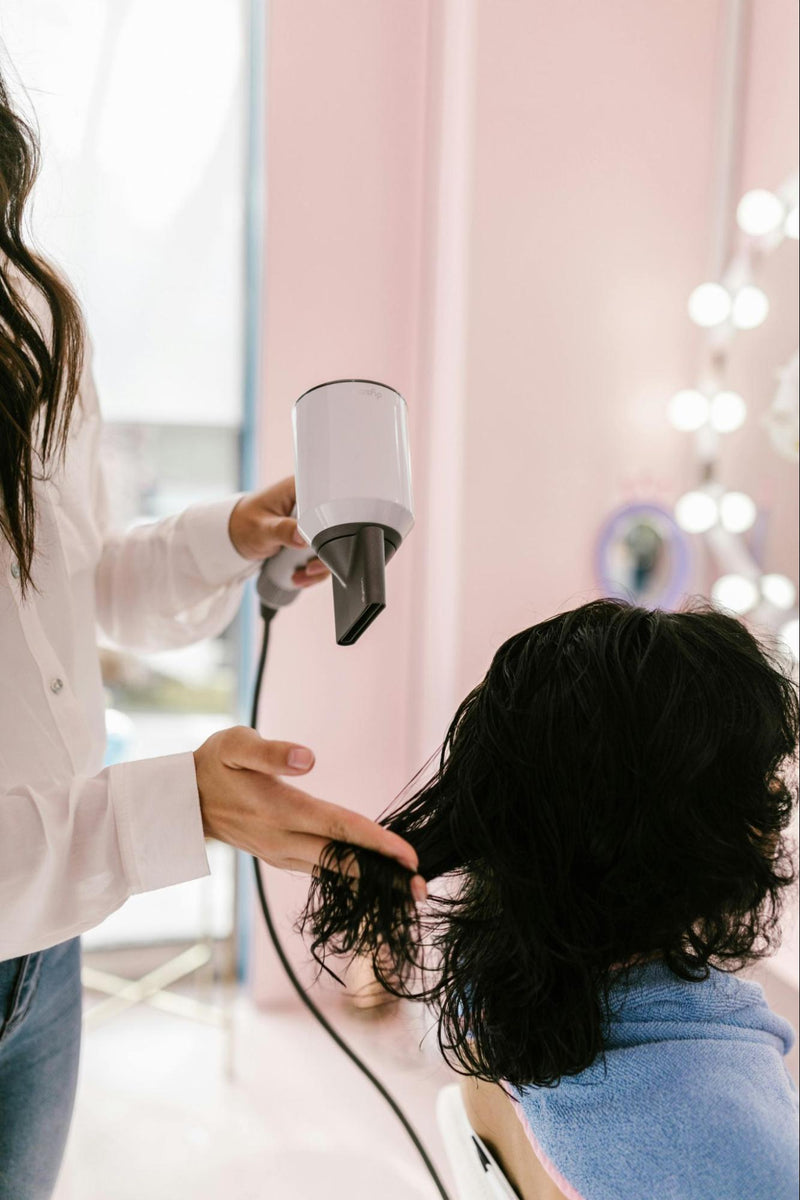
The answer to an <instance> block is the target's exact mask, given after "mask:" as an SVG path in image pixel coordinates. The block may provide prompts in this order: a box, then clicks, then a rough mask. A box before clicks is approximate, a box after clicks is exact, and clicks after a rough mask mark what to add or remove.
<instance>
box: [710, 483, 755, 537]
mask: <svg viewBox="0 0 800 1200" xmlns="http://www.w3.org/2000/svg"><path fill="white" fill-rule="evenodd" d="M757 515H758V509H757V508H756V506H755V502H754V501H753V500H751V499H750V497H749V496H747V495H746V494H745V493H744V492H726V493H725V495H724V496H723V497H722V499H721V500H720V502H719V519H720V523H721V524H722V528H723V529H727V531H728V533H744V532H745V530H747V529H750V528H751V527H752V525H753V522H754V521H755V519H756V516H757Z"/></svg>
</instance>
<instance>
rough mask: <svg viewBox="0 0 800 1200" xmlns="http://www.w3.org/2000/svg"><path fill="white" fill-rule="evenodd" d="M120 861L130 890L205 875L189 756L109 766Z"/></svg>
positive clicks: (146, 889) (197, 799) (200, 824)
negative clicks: (120, 855)
mask: <svg viewBox="0 0 800 1200" xmlns="http://www.w3.org/2000/svg"><path fill="white" fill-rule="evenodd" d="M108 774H109V788H110V794H111V803H112V805H113V808H114V817H115V820H116V824H117V832H118V834H119V842H120V850H121V854H122V863H123V866H124V868H125V873H126V875H127V877H128V882H129V885H130V888H131V891H132V892H152V891H155V890H156V889H157V888H162V887H169V886H170V885H171V884H173V883H185V882H186V881H187V880H188V879H199V878H200V877H201V876H203V875H208V874H209V866H208V858H207V857H206V843H205V835H204V833H203V820H202V816H201V813H200V797H199V795H198V792H197V776H196V774H195V766H194V755H193V754H192V753H191V752H188V753H184V754H168V755H166V756H165V757H163V758H143V759H140V760H138V761H137V762H126V763H117V764H116V765H115V766H112V767H109V768H108Z"/></svg>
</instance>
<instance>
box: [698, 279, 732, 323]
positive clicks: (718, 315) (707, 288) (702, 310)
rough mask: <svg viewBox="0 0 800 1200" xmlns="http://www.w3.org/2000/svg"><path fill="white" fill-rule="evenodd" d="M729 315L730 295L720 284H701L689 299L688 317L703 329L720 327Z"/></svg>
mask: <svg viewBox="0 0 800 1200" xmlns="http://www.w3.org/2000/svg"><path fill="white" fill-rule="evenodd" d="M730 314H731V297H730V293H729V292H728V291H726V289H725V288H724V287H723V286H722V284H721V283H701V284H700V286H699V287H696V288H695V289H694V291H693V292H692V294H691V296H690V297H689V316H690V317H691V318H692V320H693V321H694V323H695V325H700V326H702V328H703V329H710V328H711V327H712V326H713V325H721V324H722V322H723V321H726V320H727V319H728V317H729V316H730Z"/></svg>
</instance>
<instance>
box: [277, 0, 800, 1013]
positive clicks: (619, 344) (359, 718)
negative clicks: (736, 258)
mask: <svg viewBox="0 0 800 1200" xmlns="http://www.w3.org/2000/svg"><path fill="white" fill-rule="evenodd" d="M755 9H756V14H755V19H754V24H753V28H752V31H751V48H750V73H749V78H750V87H751V92H750V96H749V100H748V109H747V120H746V125H745V133H746V139H745V147H744V162H743V171H742V174H743V183H744V184H745V185H746V186H753V185H755V184H761V185H766V186H776V185H777V184H779V183H780V182H781V181H782V179H783V178H784V177H785V176H786V175H788V174H789V173H790V171H791V170H792V169H793V168H794V167H795V166H796V134H797V125H796V115H795V111H794V110H795V107H796V106H795V105H794V104H792V103H791V100H792V97H793V96H795V95H796V90H797V61H796V51H795V49H794V46H795V45H796V22H797V17H796V9H795V6H794V4H793V3H792V0H771V2H770V4H767V5H756V6H755ZM721 11H722V3H721V0H707V2H706V3H704V4H697V3H696V0H672V2H671V3H670V4H661V5H656V4H641V3H640V2H639V0H613V2H612V3H606V4H603V5H591V4H586V3H583V2H582V0H561V2H560V3H558V4H553V3H548V2H547V0H502V2H500V0H497V2H493V3H492V4H480V3H474V2H473V0H440V2H438V3H436V4H433V5H431V4H429V3H423V2H422V0H420V2H418V3H415V4H409V3H408V2H407V0H381V3H380V4H378V3H375V2H374V0H338V2H337V3H336V4H331V3H328V2H326V0H304V2H303V3H297V2H296V0H272V4H271V30H270V68H269V69H270V75H269V81H268V90H269V129H268V138H269V143H268V159H269V215H268V243H267V247H268V248H267V260H268V261H267V278H266V285H267V298H268V317H267V331H266V339H265V357H264V362H265V400H264V412H263V442H264V458H263V464H262V466H263V477H264V478H265V479H271V478H274V477H276V476H277V475H280V474H282V473H284V472H288V471H289V470H290V469H291V442H290V421H289V414H290V408H291V404H292V402H293V400H294V399H295V398H296V397H297V396H298V395H299V394H300V393H301V392H302V391H303V390H304V389H305V388H306V387H308V386H310V385H313V384H314V383H318V382H321V381H323V380H325V379H329V378H337V377H340V376H343V375H344V376H346V375H350V374H358V375H362V376H366V377H371V378H375V379H380V380H385V381H386V382H388V383H390V384H392V385H393V386H395V387H397V388H398V389H399V390H400V391H402V392H403V393H404V394H405V395H406V396H407V399H408V401H409V409H410V417H411V426H412V437H413V452H414V456H415V457H414V462H415V489H416V500H417V511H418V520H417V528H416V529H415V531H414V532H413V533H412V535H411V537H410V539H409V541H408V543H407V545H406V547H405V548H404V549H403V551H402V552H401V554H400V555H399V556H398V558H397V559H396V560H395V562H394V563H393V564H392V566H391V567H390V570H389V579H388V582H389V607H388V609H387V612H386V613H384V614H383V616H382V617H381V618H380V620H379V622H378V623H377V624H376V625H375V626H374V627H373V629H372V630H371V631H370V633H369V635H367V636H366V637H365V638H364V640H363V642H362V643H360V644H359V645H357V646H356V647H354V648H351V649H346V650H344V649H339V648H337V647H336V646H335V645H334V642H333V631H332V620H333V618H332V611H331V601H330V596H329V595H328V593H327V590H326V591H325V594H323V593H322V591H320V592H319V593H318V594H315V595H309V596H305V597H303V599H302V601H301V602H299V603H298V604H297V605H296V606H294V608H293V609H290V610H288V611H287V613H286V614H285V615H283V616H282V617H281V618H280V621H279V622H278V624H277V626H276V629H275V634H274V649H273V650H272V652H271V661H270V667H269V681H268V687H267V691H268V695H267V698H266V700H265V703H264V707H263V710H262V719H261V729H262V732H263V733H265V734H266V735H267V736H270V735H271V736H276V737H282V736H286V737H291V738H295V739H298V740H306V741H308V742H309V744H311V745H312V746H314V747H315V749H316V751H317V754H318V766H317V768H316V770H315V772H314V774H313V776H312V778H311V781H310V783H311V784H313V790H314V791H315V792H316V793H317V794H319V795H322V796H325V797H326V798H329V799H332V800H337V801H341V802H343V803H347V804H350V805H351V806H353V807H356V808H359V809H361V810H362V811H364V812H368V813H371V814H375V813H377V812H378V811H380V810H381V809H382V808H383V807H384V806H385V805H386V803H387V802H388V801H389V800H390V799H391V798H392V797H393V795H394V794H395V793H396V792H397V791H398V790H399V789H400V788H401V787H402V786H403V784H404V783H405V782H406V780H407V779H408V778H409V776H410V775H411V774H412V773H413V771H414V770H416V768H417V767H418V766H419V765H420V764H421V762H422V760H423V759H424V757H425V756H426V755H427V754H428V753H430V752H431V751H432V750H434V749H435V747H436V745H437V744H438V742H439V741H440V739H441V736H442V734H443V732H444V727H445V724H446V719H447V716H448V715H449V714H450V713H451V712H452V709H453V708H454V706H455V703H456V701H457V700H458V699H459V698H460V696H461V695H462V694H463V693H464V691H465V690H466V689H467V688H468V687H470V686H471V685H472V684H473V683H474V682H475V681H476V680H477V679H478V678H479V677H480V676H481V675H482V674H483V672H484V670H485V668H486V665H487V663H488V660H489V658H490V656H491V654H492V652H493V651H494V649H495V648H496V647H497V645H498V644H499V642H500V641H501V640H502V639H503V638H504V637H506V636H508V635H509V634H510V633H512V632H513V631H515V630H517V629H519V628H521V627H522V626H523V625H526V624H529V623H531V622H533V621H535V620H537V619H539V618H541V617H543V616H545V615H548V614H550V613H552V612H554V611H556V610H557V609H559V608H563V607H564V606H567V605H570V604H574V603H580V602H581V601H582V600H584V599H586V598H589V597H590V596H591V595H593V594H595V582H594V577H593V568H592V559H593V548H594V543H595V539H596V535H597V531H598V527H599V525H600V523H601V522H602V519H603V516H604V514H605V513H607V512H608V511H609V510H610V509H611V508H613V507H615V506H616V505H617V504H619V503H620V502H622V501H624V500H626V499H629V498H631V497H632V496H633V495H637V494H638V495H642V496H645V497H646V498H649V499H660V500H662V501H663V502H665V503H667V504H670V503H672V502H673V501H674V500H675V498H676V497H677V495H679V494H680V492H681V491H682V490H685V488H686V487H687V486H688V485H689V484H690V483H692V482H693V481H694V464H693V458H692V448H691V442H690V440H689V439H688V438H687V437H686V435H681V434H678V433H676V432H674V431H672V430H671V429H670V428H669V426H668V425H667V423H666V420H665V415H664V405H665V402H666V400H667V398H668V397H669V395H670V394H671V392H672V391H674V390H675V389H677V388H679V387H682V386H687V385H688V384H689V383H691V382H692V379H693V371H694V369H695V366H696V364H697V361H698V354H699V341H698V334H697V331H696V330H694V328H693V327H692V326H691V324H690V323H689V321H688V318H687V316H686V298H687V296H688V294H689V292H690V291H691V289H692V287H694V286H695V284H696V283H698V282H700V280H701V278H702V276H703V274H704V273H705V270H706V265H707V261H708V246H709V239H710V216H711V205H712V187H713V179H712V166H713V160H714V153H713V151H714V111H715V100H716V62H717V46H718V22H719V19H720V13H721ZM454 97H456V98H457V101H458V102H457V103H456V102H455V100H454ZM795 254H796V244H788V245H785V246H783V247H782V248H781V249H780V250H779V251H778V252H777V253H776V255H775V256H774V258H773V260H772V261H771V262H770V264H769V266H768V269H767V273H766V275H765V280H766V286H767V287H768V289H769V291H770V294H771V297H772V300H773V314H772V315H771V317H770V319H769V321H768V322H767V324H766V325H765V326H764V327H763V329H761V330H758V331H755V332H753V333H751V334H748V335H744V336H743V338H742V339H741V344H740V346H739V347H738V348H737V352H736V355H737V356H736V360H735V362H734V372H735V374H736V377H737V381H738V382H740V383H741V386H742V387H743V388H745V389H746V391H747V394H748V396H749V398H750V399H751V402H752V407H753V411H754V413H755V416H754V417H753V418H751V420H750V421H749V422H748V424H747V425H746V426H745V428H744V430H742V431H741V432H739V433H737V434H734V435H731V436H730V439H729V441H728V443H727V445H726V449H725V463H726V471H729V474H728V476H727V478H728V479H729V482H730V484H731V485H732V486H737V487H743V488H745V489H746V490H747V489H753V491H754V494H756V495H757V496H759V498H760V499H762V500H764V501H765V502H766V501H768V502H769V504H770V505H771V506H772V508H773V509H774V513H775V515H774V519H773V520H772V522H771V525H770V529H769V536H768V542H767V551H768V554H769V567H770V568H771V569H773V570H784V571H787V572H788V573H789V574H791V575H793V577H794V578H795V579H796V578H797V559H796V549H795V548H794V546H795V542H796V516H795V515H793V514H794V508H795V506H794V503H793V499H792V498H793V494H794V493H793V487H794V484H793V472H792V468H791V466H790V465H789V464H786V465H784V464H783V463H782V462H781V461H780V460H778V459H777V457H776V456H775V454H774V453H773V451H772V450H771V448H770V447H769V446H768V444H767V440H766V435H765V434H764V433H763V431H762V430H761V429H760V426H759V424H758V413H759V411H760V410H761V409H763V408H764V406H765V405H766V404H767V403H768V401H769V399H770V397H771V392H772V381H771V378H770V372H771V371H772V369H773V368H774V367H776V366H778V365H780V364H782V363H783V362H784V361H785V360H786V359H788V357H789V355H790V353H791V352H792V350H793V348H794V343H796V327H797V300H796V288H795V285H794V282H793V278H792V273H793V271H794V270H796V262H795V261H794V256H795ZM793 523H794V524H793ZM793 534H794V537H793ZM703 566H704V564H703V561H702V556H700V557H699V558H698V580H700V579H702V578H703ZM271 888H272V891H273V893H274V894H275V896H276V900H277V902H278V904H279V906H281V907H283V908H285V909H286V910H287V911H289V910H291V909H292V908H293V907H296V904H297V903H298V902H299V898H300V897H301V895H302V892H303V886H302V882H300V883H295V882H293V881H286V880H277V879H271ZM255 982H256V988H257V992H258V994H259V995H260V996H261V997H262V998H264V999H276V998H278V997H279V996H281V995H283V994H285V993H284V991H283V986H282V984H281V983H280V982H279V981H278V979H277V976H276V975H275V973H274V972H273V970H272V966H271V962H270V959H269V957H268V955H267V954H266V953H265V951H264V948H263V946H261V944H260V943H259V945H258V953H257V955H256V975H255Z"/></svg>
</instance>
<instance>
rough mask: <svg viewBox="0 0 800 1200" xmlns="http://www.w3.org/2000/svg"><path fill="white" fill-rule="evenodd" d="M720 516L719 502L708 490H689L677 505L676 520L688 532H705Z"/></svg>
mask: <svg viewBox="0 0 800 1200" xmlns="http://www.w3.org/2000/svg"><path fill="white" fill-rule="evenodd" d="M718 517H719V510H718V508H717V502H716V500H714V499H713V498H712V497H711V496H709V494H708V492H687V493H686V494H685V495H684V496H681V498H680V500H679V501H678V503H677V504H676V505H675V520H676V521H677V522H678V524H679V525H680V527H681V529H685V530H686V532H687V533H705V532H706V530H707V529H710V528H711V526H712V525H716V523H717V519H718Z"/></svg>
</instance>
